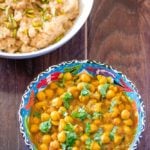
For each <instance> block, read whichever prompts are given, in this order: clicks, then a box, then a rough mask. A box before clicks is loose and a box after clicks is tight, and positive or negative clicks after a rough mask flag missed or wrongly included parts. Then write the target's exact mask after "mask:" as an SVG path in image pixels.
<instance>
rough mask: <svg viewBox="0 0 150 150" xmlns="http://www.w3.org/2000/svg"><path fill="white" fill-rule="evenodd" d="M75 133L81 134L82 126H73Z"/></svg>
mask: <svg viewBox="0 0 150 150" xmlns="http://www.w3.org/2000/svg"><path fill="white" fill-rule="evenodd" d="M74 130H75V132H77V133H81V132H83V127H82V126H79V125H77V126H75V129H74Z"/></svg>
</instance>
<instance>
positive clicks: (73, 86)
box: [29, 72, 137, 150]
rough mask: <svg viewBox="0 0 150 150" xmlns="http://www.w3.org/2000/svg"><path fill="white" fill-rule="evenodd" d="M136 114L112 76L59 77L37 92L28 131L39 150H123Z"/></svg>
mask: <svg viewBox="0 0 150 150" xmlns="http://www.w3.org/2000/svg"><path fill="white" fill-rule="evenodd" d="M136 122H137V112H136V110H135V109H132V102H131V100H130V99H129V98H128V97H127V96H126V95H125V94H124V92H123V91H122V90H121V88H120V87H119V86H118V85H116V84H114V82H113V79H112V78H111V77H105V76H102V75H97V76H96V77H92V76H90V75H89V74H87V73H81V74H79V75H75V76H74V75H72V74H71V73H69V72H67V73H64V74H61V75H60V76H59V80H58V81H53V82H51V83H50V85H48V87H47V88H46V89H45V90H43V91H40V92H38V93H37V95H36V98H35V104H34V105H33V106H32V110H31V114H30V119H29V130H30V133H31V139H32V142H33V143H34V144H35V145H36V147H37V149H38V150H126V149H128V148H129V146H130V144H131V143H132V140H133V138H134V134H135V130H136Z"/></svg>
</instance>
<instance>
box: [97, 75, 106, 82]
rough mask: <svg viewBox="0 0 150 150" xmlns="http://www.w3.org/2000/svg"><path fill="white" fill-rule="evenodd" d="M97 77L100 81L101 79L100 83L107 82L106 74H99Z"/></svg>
mask: <svg viewBox="0 0 150 150" xmlns="http://www.w3.org/2000/svg"><path fill="white" fill-rule="evenodd" d="M97 79H98V81H99V83H100V84H105V83H107V78H106V77H104V76H102V75H98V76H97Z"/></svg>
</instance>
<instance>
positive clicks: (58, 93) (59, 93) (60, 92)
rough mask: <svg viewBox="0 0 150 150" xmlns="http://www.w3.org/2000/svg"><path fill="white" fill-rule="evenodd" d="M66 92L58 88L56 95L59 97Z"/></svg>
mask: <svg viewBox="0 0 150 150" xmlns="http://www.w3.org/2000/svg"><path fill="white" fill-rule="evenodd" d="M64 92H65V90H64V89H63V88H58V89H57V91H56V93H57V95H58V96H60V95H62V94H63V93H64Z"/></svg>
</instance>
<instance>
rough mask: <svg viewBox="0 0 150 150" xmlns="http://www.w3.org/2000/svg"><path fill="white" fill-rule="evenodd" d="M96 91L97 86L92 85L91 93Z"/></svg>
mask: <svg viewBox="0 0 150 150" xmlns="http://www.w3.org/2000/svg"><path fill="white" fill-rule="evenodd" d="M95 90H96V88H95V86H94V85H92V84H90V91H91V92H95Z"/></svg>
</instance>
